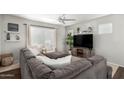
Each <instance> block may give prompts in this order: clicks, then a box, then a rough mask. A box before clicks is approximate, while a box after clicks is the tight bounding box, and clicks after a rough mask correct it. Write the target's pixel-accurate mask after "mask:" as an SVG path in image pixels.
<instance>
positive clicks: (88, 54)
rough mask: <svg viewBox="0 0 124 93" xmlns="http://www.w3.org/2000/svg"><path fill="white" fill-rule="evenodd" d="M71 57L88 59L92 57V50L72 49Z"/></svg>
mask: <svg viewBox="0 0 124 93" xmlns="http://www.w3.org/2000/svg"><path fill="white" fill-rule="evenodd" d="M72 55H73V56H77V57H84V58H88V57H91V56H93V55H94V52H93V50H92V49H89V48H84V47H74V48H72Z"/></svg>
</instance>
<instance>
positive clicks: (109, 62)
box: [107, 62, 124, 67]
mask: <svg viewBox="0 0 124 93" xmlns="http://www.w3.org/2000/svg"><path fill="white" fill-rule="evenodd" d="M107 63H109V64H112V65H116V66H120V67H124V66H123V65H119V64H116V63H113V62H107Z"/></svg>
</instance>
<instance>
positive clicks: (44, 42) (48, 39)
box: [30, 26, 56, 51]
mask: <svg viewBox="0 0 124 93" xmlns="http://www.w3.org/2000/svg"><path fill="white" fill-rule="evenodd" d="M30 44H31V46H34V45H39V46H40V47H41V48H46V49H47V51H55V49H56V29H52V28H45V27H37V26H30Z"/></svg>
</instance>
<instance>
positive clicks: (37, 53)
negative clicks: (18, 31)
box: [29, 48, 40, 56]
mask: <svg viewBox="0 0 124 93" xmlns="http://www.w3.org/2000/svg"><path fill="white" fill-rule="evenodd" d="M29 50H30V51H31V52H32V53H33V54H34V55H35V56H37V55H39V54H40V51H38V50H37V49H35V48H29Z"/></svg>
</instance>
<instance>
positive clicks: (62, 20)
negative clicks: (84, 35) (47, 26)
mask: <svg viewBox="0 0 124 93" xmlns="http://www.w3.org/2000/svg"><path fill="white" fill-rule="evenodd" d="M58 21H59V22H60V23H63V24H65V21H76V19H70V18H66V17H65V14H63V15H61V16H59V17H58Z"/></svg>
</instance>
